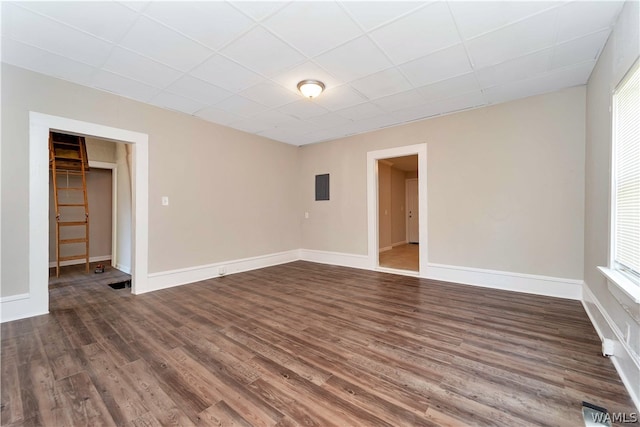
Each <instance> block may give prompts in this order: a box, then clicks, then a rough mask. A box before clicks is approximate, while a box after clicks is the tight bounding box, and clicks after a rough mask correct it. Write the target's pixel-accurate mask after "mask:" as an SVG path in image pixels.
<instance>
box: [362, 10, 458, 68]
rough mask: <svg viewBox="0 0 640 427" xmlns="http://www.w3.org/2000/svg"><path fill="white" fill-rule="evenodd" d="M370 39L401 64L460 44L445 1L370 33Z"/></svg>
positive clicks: (396, 62)
mask: <svg viewBox="0 0 640 427" xmlns="http://www.w3.org/2000/svg"><path fill="white" fill-rule="evenodd" d="M370 36H371V38H372V39H373V40H374V41H375V42H376V43H378V45H379V46H380V47H381V48H382V49H383V50H384V51H385V52H386V53H387V55H389V57H390V58H391V60H392V61H393V62H394V63H395V64H401V63H404V62H407V61H411V60H412V59H416V58H419V57H421V56H425V55H428V54H430V53H432V52H435V51H437V50H440V49H443V48H445V47H448V46H452V45H455V44H459V43H460V42H461V41H462V40H460V36H459V35H458V31H457V29H456V25H455V23H454V21H453V17H452V16H451V13H450V12H449V7H448V6H447V3H445V2H435V3H433V4H431V5H429V6H427V7H424V8H422V9H419V10H417V11H415V12H412V13H410V14H409V15H407V16H405V17H403V18H400V19H398V20H397V21H394V22H392V23H390V24H388V25H385V26H384V27H381V28H378V29H377V30H374V31H372V32H371V33H370Z"/></svg>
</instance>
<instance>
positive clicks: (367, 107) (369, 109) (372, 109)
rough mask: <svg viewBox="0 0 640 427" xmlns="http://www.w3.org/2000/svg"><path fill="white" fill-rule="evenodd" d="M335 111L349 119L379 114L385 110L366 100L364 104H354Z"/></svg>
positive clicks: (359, 118) (365, 117)
mask: <svg viewBox="0 0 640 427" xmlns="http://www.w3.org/2000/svg"><path fill="white" fill-rule="evenodd" d="M336 113H338V114H340V115H341V116H342V117H344V118H347V119H350V120H363V119H368V118H371V117H376V116H380V115H382V114H384V113H385V111H384V110H383V109H381V108H380V107H378V106H376V105H374V104H371V103H369V102H366V103H364V104H360V105H355V106H353V107H349V108H345V109H342V110H339V111H336Z"/></svg>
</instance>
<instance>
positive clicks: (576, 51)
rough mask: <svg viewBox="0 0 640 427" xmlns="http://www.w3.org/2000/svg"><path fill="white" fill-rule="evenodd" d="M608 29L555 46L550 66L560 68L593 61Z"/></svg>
mask: <svg viewBox="0 0 640 427" xmlns="http://www.w3.org/2000/svg"><path fill="white" fill-rule="evenodd" d="M609 32H610V30H608V29H607V30H604V31H600V32H598V33H595V34H591V35H588V36H585V37H581V38H578V39H574V40H571V41H569V42H566V43H563V44H560V45H557V46H555V48H554V49H553V57H552V60H551V68H552V69H553V68H560V67H564V66H567V65H572V64H578V63H580V62H585V61H595V60H596V59H598V54H599V53H600V50H601V49H602V48H603V46H604V44H605V43H606V41H607V38H608V37H609Z"/></svg>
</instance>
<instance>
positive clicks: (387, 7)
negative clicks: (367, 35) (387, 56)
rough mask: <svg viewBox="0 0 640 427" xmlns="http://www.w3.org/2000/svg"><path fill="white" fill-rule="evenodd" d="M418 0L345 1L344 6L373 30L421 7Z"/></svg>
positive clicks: (365, 27) (360, 21)
mask: <svg viewBox="0 0 640 427" xmlns="http://www.w3.org/2000/svg"><path fill="white" fill-rule="evenodd" d="M422 5H423V2H417V1H343V2H342V6H344V8H345V9H347V10H348V11H349V14H351V16H352V17H353V18H354V19H355V20H356V21H357V22H359V23H360V25H362V27H363V28H364V29H365V30H371V29H373V28H375V27H378V26H380V25H382V24H385V23H387V22H389V21H391V20H393V19H396V18H397V17H399V16H401V15H403V14H405V13H407V12H409V11H411V10H413V9H416V8H418V7H421V6H422Z"/></svg>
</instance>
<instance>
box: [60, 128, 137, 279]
mask: <svg viewBox="0 0 640 427" xmlns="http://www.w3.org/2000/svg"><path fill="white" fill-rule="evenodd" d="M82 141H83V144H84V146H85V156H86V158H87V159H88V169H86V172H85V173H84V174H78V173H75V174H74V173H73V171H71V173H70V172H69V171H68V170H64V169H62V170H60V168H58V169H57V173H56V177H57V179H56V184H57V187H58V188H59V190H58V194H57V198H58V202H59V205H58V206H59V209H58V211H57V212H56V204H55V203H54V193H55V189H54V181H53V170H52V169H50V171H49V289H53V288H57V287H62V286H69V285H83V284H88V283H92V284H98V285H105V286H106V285H112V284H115V283H123V284H127V283H128V284H130V283H131V265H132V262H131V258H132V252H131V249H132V238H133V233H132V206H131V145H129V144H125V143H122V142H117V141H109V140H104V139H99V138H92V137H84V138H82ZM82 175H84V180H85V183H86V186H85V188H86V193H87V202H88V206H87V214H88V215H87V218H86V221H87V222H88V223H89V227H88V228H89V236H88V240H89V245H88V248H89V257H88V262H89V263H90V264H89V268H88V269H87V268H86V267H85V265H86V262H87V259H86V258H83V259H75V260H74V259H71V260H64V261H61V262H60V272H59V276H58V272H57V270H56V268H55V267H56V266H57V262H56V260H57V257H58V256H59V257H61V259H63V258H65V257H69V255H73V254H74V253H78V251H80V252H83V253H86V252H85V251H83V250H82V249H83V248H82V247H83V246H84V243H74V242H75V241H76V240H83V239H84V233H83V230H82V229H80V230H79V228H84V227H60V228H58V233H59V234H60V239H61V243H65V242H67V243H66V244H58V243H57V236H56V227H57V224H56V222H57V221H65V220H74V219H78V218H74V217H77V216H78V213H79V212H78V211H79V210H80V211H83V212H84V209H78V207H74V206H79V205H73V203H72V204H71V205H70V204H68V203H70V202H77V201H78V200H76V199H79V198H81V197H82V194H77V193H78V192H72V191H63V190H65V189H67V188H71V189H73V188H80V187H83V184H82V181H83V176H82ZM80 193H82V192H80ZM65 203H67V204H65ZM80 213H82V212H80ZM82 219H84V218H82ZM79 237H80V239H78V238H79ZM64 239H71V240H64ZM74 239H76V240H74ZM71 258H74V257H73V256H71ZM123 288H124V286H123Z"/></svg>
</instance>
